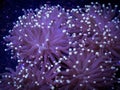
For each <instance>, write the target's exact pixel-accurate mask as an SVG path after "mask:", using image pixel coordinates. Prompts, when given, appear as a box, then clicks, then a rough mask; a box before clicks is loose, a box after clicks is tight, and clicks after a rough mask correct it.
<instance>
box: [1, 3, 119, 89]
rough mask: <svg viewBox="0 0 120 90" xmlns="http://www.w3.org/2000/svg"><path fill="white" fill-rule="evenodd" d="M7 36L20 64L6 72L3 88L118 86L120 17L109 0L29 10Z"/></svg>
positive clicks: (93, 87) (6, 38)
mask: <svg viewBox="0 0 120 90" xmlns="http://www.w3.org/2000/svg"><path fill="white" fill-rule="evenodd" d="M116 7H117V6H115V8H116ZM4 39H5V41H6V42H8V43H7V44H6V45H7V46H8V48H9V49H10V50H12V51H13V52H15V57H17V58H18V66H17V67H16V71H13V70H12V69H10V68H8V70H10V73H5V74H3V77H2V80H1V84H0V88H2V90H11V89H12V90H28V89H29V90H35V89H36V90H50V89H58V90H106V89H115V88H114V84H115V83H117V81H118V80H117V78H116V72H117V70H118V68H117V67H119V59H120V42H119V40H120V21H119V12H118V13H117V14H116V9H112V8H111V5H110V4H108V7H105V5H104V4H103V5H102V6H101V5H100V4H98V3H92V4H91V5H86V6H85V8H80V7H77V8H76V9H75V8H74V9H71V10H69V9H68V10H65V9H64V8H62V7H60V6H59V5H58V6H52V7H49V6H47V5H45V6H42V7H41V8H40V9H36V10H35V12H34V11H33V10H31V9H30V10H28V11H27V12H26V11H25V15H23V16H22V17H19V21H17V22H16V24H15V26H14V27H13V29H12V30H10V35H8V36H6V37H4Z"/></svg>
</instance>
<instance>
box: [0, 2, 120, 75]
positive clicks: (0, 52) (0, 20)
mask: <svg viewBox="0 0 120 90" xmlns="http://www.w3.org/2000/svg"><path fill="white" fill-rule="evenodd" d="M91 1H92V2H96V1H97V2H99V3H101V4H107V3H109V2H110V3H111V4H112V5H115V4H117V5H119V7H120V0H0V73H3V72H5V67H11V68H13V69H15V66H16V65H17V60H12V59H10V56H11V55H10V52H5V51H4V49H5V48H6V46H5V45H4V41H3V38H2V37H3V36H5V35H8V30H10V29H12V27H13V22H15V21H16V20H17V17H19V16H21V15H23V14H24V13H23V11H22V9H30V8H32V9H35V8H39V7H40V6H42V5H44V4H49V5H57V4H60V5H61V6H62V7H65V8H68V9H71V8H73V7H76V6H78V5H79V6H81V7H83V6H84V5H86V4H90V2H91ZM118 76H119V71H118Z"/></svg>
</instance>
